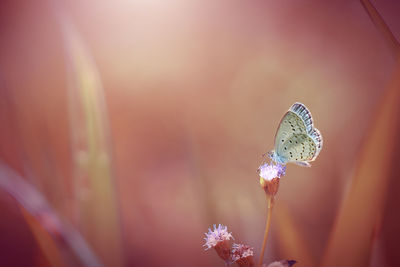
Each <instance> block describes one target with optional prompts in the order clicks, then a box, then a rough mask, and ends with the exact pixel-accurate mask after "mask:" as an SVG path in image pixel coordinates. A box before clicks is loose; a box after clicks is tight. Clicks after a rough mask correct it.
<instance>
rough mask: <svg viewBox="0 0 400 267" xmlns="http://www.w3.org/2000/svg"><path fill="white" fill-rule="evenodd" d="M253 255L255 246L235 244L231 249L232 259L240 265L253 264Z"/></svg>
mask: <svg viewBox="0 0 400 267" xmlns="http://www.w3.org/2000/svg"><path fill="white" fill-rule="evenodd" d="M253 256H254V251H253V248H251V247H249V246H247V245H243V244H233V246H232V251H231V257H232V261H233V262H236V263H237V264H238V265H239V266H241V267H242V266H243V267H245V266H253V264H254V262H253Z"/></svg>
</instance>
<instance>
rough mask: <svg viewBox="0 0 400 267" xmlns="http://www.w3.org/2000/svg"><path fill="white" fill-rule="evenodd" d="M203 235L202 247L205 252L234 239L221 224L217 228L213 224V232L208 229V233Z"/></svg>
mask: <svg viewBox="0 0 400 267" xmlns="http://www.w3.org/2000/svg"><path fill="white" fill-rule="evenodd" d="M205 235H206V237H205V238H204V239H205V240H206V243H205V244H204V245H203V246H205V247H207V248H206V250H207V249H210V248H213V247H215V246H216V245H217V244H218V243H219V242H222V241H226V240H230V239H231V238H232V239H234V238H233V236H232V233H229V232H228V227H226V226H224V225H221V224H219V225H218V227H216V226H215V224H214V230H211V229H210V228H208V233H205Z"/></svg>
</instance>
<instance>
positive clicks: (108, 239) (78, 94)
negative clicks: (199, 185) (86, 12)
mask: <svg viewBox="0 0 400 267" xmlns="http://www.w3.org/2000/svg"><path fill="white" fill-rule="evenodd" d="M64 18H65V17H64ZM62 27H63V34H64V38H65V46H66V50H67V58H66V60H67V63H68V71H69V113H70V114H69V117H70V127H71V137H72V149H71V150H72V156H73V163H74V179H75V186H74V191H75V192H74V193H75V212H76V213H75V215H76V217H75V219H76V223H77V225H78V226H79V228H80V229H81V230H82V232H83V234H84V235H85V237H86V238H87V239H88V241H89V243H90V244H91V245H92V246H93V247H94V248H95V250H96V252H97V253H98V255H99V256H100V257H101V258H102V261H103V262H104V263H105V264H106V265H107V266H123V265H124V260H123V252H122V237H121V232H120V222H119V213H118V205H117V203H116V194H115V190H116V189H115V184H114V180H113V175H112V158H111V141H110V137H109V132H108V131H109V127H108V124H107V123H108V120H107V111H106V105H105V102H104V95H103V88H102V85H101V82H100V77H99V75H98V73H97V68H96V66H95V64H94V62H93V61H92V59H91V57H90V53H89V52H88V50H87V49H86V48H85V46H84V44H83V42H82V40H81V39H80V37H79V35H78V33H77V31H76V29H75V28H74V27H73V26H72V25H71V24H70V23H69V22H68V21H67V20H66V19H64V20H63V21H62Z"/></svg>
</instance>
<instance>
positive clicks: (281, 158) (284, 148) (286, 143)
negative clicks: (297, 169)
mask: <svg viewBox="0 0 400 267" xmlns="http://www.w3.org/2000/svg"><path fill="white" fill-rule="evenodd" d="M322 143H323V141H322V135H321V134H320V132H319V131H318V129H316V128H314V125H313V120H312V117H311V113H310V111H309V110H308V109H307V108H306V106H305V105H303V104H301V103H294V104H293V105H292V106H291V107H290V109H289V110H288V111H287V112H286V114H285V115H284V116H283V118H282V120H281V122H280V123H279V127H278V130H277V131H276V134H275V149H274V150H272V151H270V152H269V156H270V158H271V159H272V160H273V161H275V162H276V163H279V164H283V165H284V164H286V163H295V164H298V165H300V166H307V167H310V166H311V164H310V162H311V161H314V160H315V159H316V158H317V156H318V154H319V152H320V151H321V149H322Z"/></svg>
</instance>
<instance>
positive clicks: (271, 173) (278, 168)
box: [259, 163, 286, 181]
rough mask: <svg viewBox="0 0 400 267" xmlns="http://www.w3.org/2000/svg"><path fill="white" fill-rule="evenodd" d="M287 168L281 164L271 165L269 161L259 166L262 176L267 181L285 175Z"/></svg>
mask: <svg viewBox="0 0 400 267" xmlns="http://www.w3.org/2000/svg"><path fill="white" fill-rule="evenodd" d="M285 169H286V167H285V166H282V165H280V164H276V165H275V164H271V165H269V164H268V163H265V164H263V165H261V166H260V168H259V172H260V177H261V178H263V179H264V180H266V181H271V180H272V179H274V178H280V177H281V176H283V175H285Z"/></svg>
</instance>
